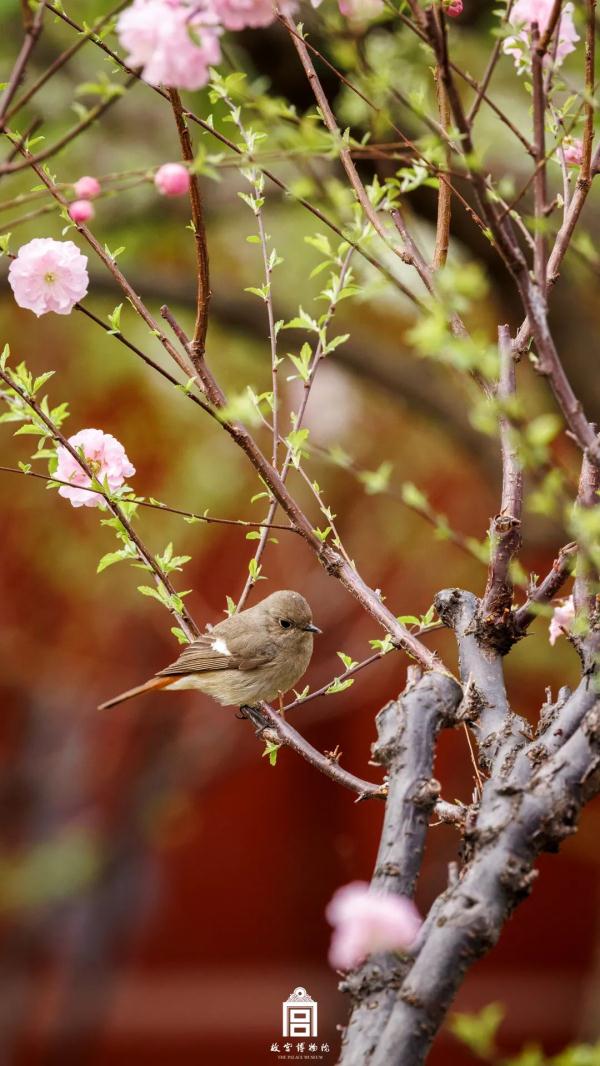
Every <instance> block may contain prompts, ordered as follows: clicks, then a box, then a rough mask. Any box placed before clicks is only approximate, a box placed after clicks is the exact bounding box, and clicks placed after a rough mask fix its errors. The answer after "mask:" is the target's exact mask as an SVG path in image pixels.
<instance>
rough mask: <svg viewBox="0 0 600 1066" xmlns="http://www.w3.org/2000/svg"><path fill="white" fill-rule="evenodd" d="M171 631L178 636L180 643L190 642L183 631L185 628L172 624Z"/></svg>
mask: <svg viewBox="0 0 600 1066" xmlns="http://www.w3.org/2000/svg"><path fill="white" fill-rule="evenodd" d="M171 633H172V634H173V636H174V637H177V640H178V641H179V643H180V644H189V643H190V640H189V637H187V636H186V634H185V633H184V632H183V629H180V628H179V626H171Z"/></svg>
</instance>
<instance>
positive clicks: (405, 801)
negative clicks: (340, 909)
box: [340, 673, 462, 1066]
mask: <svg viewBox="0 0 600 1066" xmlns="http://www.w3.org/2000/svg"><path fill="white" fill-rule="evenodd" d="M461 695H462V693H461V690H460V687H459V686H458V685H457V684H456V682H454V681H452V680H451V679H450V678H443V677H441V676H439V675H438V676H435V675H433V674H429V675H426V676H425V677H421V678H419V677H418V673H417V676H416V677H415V675H414V674H413V677H412V679H411V680H409V682H408V684H407V687H406V689H405V690H404V692H403V693H402V695H401V696H400V697H399V699H398V700H394V701H392V702H391V703H388V704H387V706H385V707H384V708H383V710H381V711H380V712H379V714H378V715H377V719H376V722H377V735H378V739H377V741H376V743H375V744H374V746H373V759H374V760H375V761H376V762H378V763H381V764H382V765H383V766H385V767H386V770H387V778H388V798H387V800H386V807H385V815H384V822H383V829H382V833H381V840H380V844H379V851H378V855H377V860H376V864H375V871H374V874H373V879H372V882H371V883H372V887H373V889H374V890H375V891H377V892H390V893H394V894H398V895H402V896H412V895H413V894H414V890H415V884H416V880H417V875H418V872H419V869H420V866H421V861H422V857H423V849H424V846H425V839H426V836H427V830H428V827H429V816H430V814H431V812H432V811H433V810H434V808H435V805H436V802H437V801H438V797H439V791H440V786H439V783H438V782H437V781H436V780H435V779H434V778H433V776H432V773H433V760H434V751H435V741H436V737H437V734H438V732H439V730H440V729H441V728H442V727H443V726H451V725H454V724H455V723H456V711H457V708H458V705H459V703H460V699H461ZM405 971H406V962H403V961H402V960H401V959H399V958H398V956H397V955H395V954H393V953H390V954H380V955H374V956H371V957H370V958H369V959H368V960H367V961H366V962H365V963H364V964H363V965H362V966H361V967H360V968H359V969H358V970H356V971H355V972H353V973H351V974H349V975H348V976H347V977H346V978H345V979H344V981H343V982H342V984H341V986H340V987H341V989H342V991H345V992H348V993H349V994H350V995H351V997H352V1002H353V1009H352V1013H351V1015H350V1021H349V1024H348V1027H347V1029H346V1032H345V1035H344V1041H343V1045H342V1054H341V1058H340V1064H341V1066H355V1064H359V1063H360V1064H363V1063H366V1062H368V1061H370V1058H369V1057H370V1055H371V1054H372V1052H373V1050H374V1049H375V1048H376V1046H377V1044H378V1040H379V1038H380V1035H381V1033H382V1032H383V1029H384V1027H385V1025H386V1022H387V1020H388V1017H389V1014H390V1012H391V1010H392V1007H393V1005H394V1000H395V997H396V988H397V986H398V984H399V983H400V981H401V980H402V976H403V974H404V973H405Z"/></svg>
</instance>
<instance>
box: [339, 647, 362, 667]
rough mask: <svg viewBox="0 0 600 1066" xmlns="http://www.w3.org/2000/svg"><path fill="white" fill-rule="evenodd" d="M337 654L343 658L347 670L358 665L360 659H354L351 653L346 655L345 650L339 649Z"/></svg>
mask: <svg viewBox="0 0 600 1066" xmlns="http://www.w3.org/2000/svg"><path fill="white" fill-rule="evenodd" d="M337 656H338V658H339V659H341V660H342V662H343V664H344V666H345V667H346V670H353V669H354V667H355V666H358V661H357V660H356V659H353V658H352V656H351V655H345V654H344V652H343V651H338V652H337Z"/></svg>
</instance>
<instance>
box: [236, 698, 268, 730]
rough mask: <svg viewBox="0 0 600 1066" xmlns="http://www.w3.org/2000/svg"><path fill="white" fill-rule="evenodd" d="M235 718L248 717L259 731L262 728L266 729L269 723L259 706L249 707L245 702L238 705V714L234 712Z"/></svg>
mask: <svg viewBox="0 0 600 1066" xmlns="http://www.w3.org/2000/svg"><path fill="white" fill-rule="evenodd" d="M236 718H248V719H249V720H250V721H251V722H252V724H253V725H255V726H256V728H257V730H259V731H261V732H262V730H263V729H267V728H268V725H269V723H268V721H267V719H266V718H265V716H264V715H263V714H262V712H261V709H260V707H251V706H250V705H249V704H247V703H245V704H244V705H243V706H242V707H240V711H239V714H236Z"/></svg>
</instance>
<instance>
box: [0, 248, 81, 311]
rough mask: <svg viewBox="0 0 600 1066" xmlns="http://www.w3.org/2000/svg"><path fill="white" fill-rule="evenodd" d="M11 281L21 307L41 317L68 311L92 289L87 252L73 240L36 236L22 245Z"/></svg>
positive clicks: (10, 267) (11, 266)
mask: <svg viewBox="0 0 600 1066" xmlns="http://www.w3.org/2000/svg"><path fill="white" fill-rule="evenodd" d="M8 281H9V284H10V287H11V289H12V291H13V294H14V297H15V300H16V301H17V303H18V305H19V307H26V308H28V310H29V311H33V312H34V313H35V314H36V315H37V316H38V318H39V316H40V315H45V314H46V312H48V311H54V312H55V313H56V314H57V315H68V314H70V312H71V311H72V310H73V308H74V306H75V304H76V303H77V301H78V300H82V299H83V297H84V296H85V294H86V293H87V290H88V284H89V278H88V272H87V256H85V255H82V254H81V252H80V251H79V248H78V247H77V245H75V244H73V241H55V240H53V239H52V238H51V237H34V239H33V240H32V241H29V243H28V244H24V245H23V246H22V247H21V248H19V251H18V254H17V256H16V258H15V259H13V261H12V263H11V264H10V266H9V268H8Z"/></svg>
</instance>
